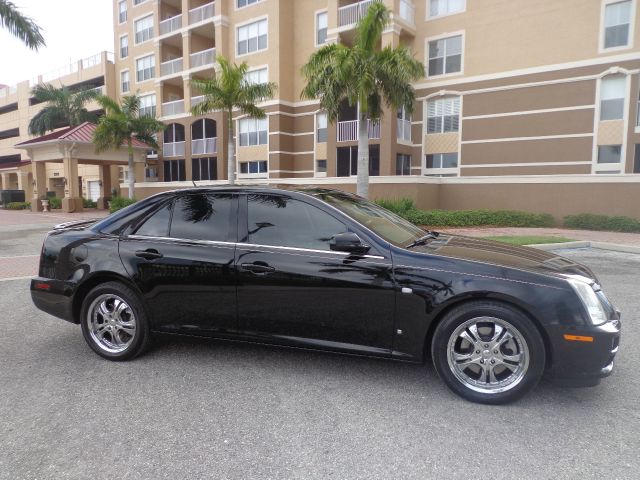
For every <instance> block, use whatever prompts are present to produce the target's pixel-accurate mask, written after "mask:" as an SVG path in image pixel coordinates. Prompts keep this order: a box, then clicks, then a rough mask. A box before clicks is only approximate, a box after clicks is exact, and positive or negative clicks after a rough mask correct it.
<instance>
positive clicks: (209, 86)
mask: <svg viewBox="0 0 640 480" xmlns="http://www.w3.org/2000/svg"><path fill="white" fill-rule="evenodd" d="M217 62H218V65H219V66H220V70H219V72H217V73H216V75H215V76H214V77H213V78H211V79H209V80H199V79H193V80H192V85H193V86H194V87H195V88H196V89H198V90H200V92H202V94H203V95H204V100H203V101H202V102H200V103H198V104H197V105H196V106H195V107H193V108H192V109H191V112H192V113H193V114H194V115H206V114H207V113H210V112H213V111H215V110H221V111H223V112H225V113H226V114H227V118H228V120H227V139H228V141H227V177H228V178H229V184H231V185H233V184H234V183H235V177H236V175H235V161H234V159H233V157H234V153H235V152H234V150H235V148H234V143H233V110H234V109H238V110H240V112H242V113H243V114H245V115H249V116H251V117H254V118H265V116H266V113H265V111H264V110H263V109H262V108H260V107H258V106H257V105H256V103H258V102H259V101H261V100H266V99H269V98H271V97H273V95H274V93H275V91H276V88H277V85H276V84H275V83H272V82H269V83H251V82H249V81H248V80H247V79H246V78H245V76H246V73H247V69H248V65H247V64H246V62H243V63H242V64H241V65H236V64H235V63H233V64H232V63H231V62H229V60H227V59H226V58H225V57H223V56H219V57H218V58H217Z"/></svg>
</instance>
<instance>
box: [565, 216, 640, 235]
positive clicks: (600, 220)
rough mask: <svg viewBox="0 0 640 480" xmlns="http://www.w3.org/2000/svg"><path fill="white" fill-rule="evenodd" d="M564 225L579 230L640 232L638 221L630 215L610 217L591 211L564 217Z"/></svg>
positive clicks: (639, 222)
mask: <svg viewBox="0 0 640 480" xmlns="http://www.w3.org/2000/svg"><path fill="white" fill-rule="evenodd" d="M564 226H565V227H567V228H577V229H580V230H607V231H610V232H640V221H638V220H636V219H635V218H630V217H619V216H617V217H610V216H608V215H596V214H593V213H580V214H578V215H567V216H566V217H564Z"/></svg>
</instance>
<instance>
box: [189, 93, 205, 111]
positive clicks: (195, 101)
mask: <svg viewBox="0 0 640 480" xmlns="http://www.w3.org/2000/svg"><path fill="white" fill-rule="evenodd" d="M203 100H204V95H198V96H196V97H191V108H193V107H195V106H196V105H198V104H199V103H200V102H202V101H203Z"/></svg>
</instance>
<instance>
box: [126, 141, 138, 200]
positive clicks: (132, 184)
mask: <svg viewBox="0 0 640 480" xmlns="http://www.w3.org/2000/svg"><path fill="white" fill-rule="evenodd" d="M127 148H128V150H129V172H128V175H127V181H128V183H129V198H135V192H134V191H133V189H134V188H135V184H136V173H135V171H134V167H133V147H132V145H131V138H129V140H127Z"/></svg>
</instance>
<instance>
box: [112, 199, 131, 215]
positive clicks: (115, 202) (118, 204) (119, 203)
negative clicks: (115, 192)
mask: <svg viewBox="0 0 640 480" xmlns="http://www.w3.org/2000/svg"><path fill="white" fill-rule="evenodd" d="M133 203H136V199H135V198H126V197H115V198H113V199H112V200H111V203H110V204H109V212H110V213H113V212H117V211H118V210H120V209H121V208H124V207H128V206H129V205H131V204H133Z"/></svg>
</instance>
